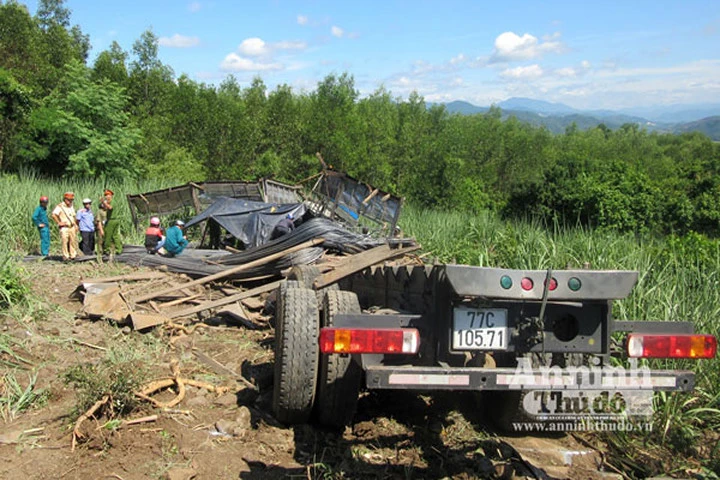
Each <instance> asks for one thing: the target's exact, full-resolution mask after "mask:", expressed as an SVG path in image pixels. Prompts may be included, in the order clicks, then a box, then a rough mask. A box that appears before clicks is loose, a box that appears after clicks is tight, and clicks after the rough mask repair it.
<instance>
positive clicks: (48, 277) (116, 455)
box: [0, 261, 612, 480]
mask: <svg viewBox="0 0 720 480" xmlns="http://www.w3.org/2000/svg"><path fill="white" fill-rule="evenodd" d="M25 268H26V269H27V271H28V274H29V277H30V278H31V279H32V281H33V288H34V290H35V293H36V294H37V296H38V297H39V298H40V299H41V303H40V304H39V305H37V306H35V307H33V309H32V312H33V313H32V315H29V316H27V317H25V318H22V319H17V318H10V317H2V316H0V332H2V333H4V334H6V335H10V336H12V337H13V338H15V339H17V340H19V341H20V342H21V343H20V344H19V346H18V347H17V350H16V353H17V354H19V355H21V356H22V357H23V358H25V359H26V360H28V361H29V362H30V363H31V366H28V367H27V370H24V371H23V370H17V371H14V373H15V374H16V376H17V378H18V380H20V381H21V382H23V381H24V382H25V383H27V378H28V374H29V373H31V372H37V375H38V376H37V384H36V389H42V390H44V391H45V392H47V400H46V401H45V402H44V403H43V404H41V405H39V406H36V407H35V408H31V409H29V410H27V411H23V412H20V413H19V414H18V415H16V416H15V418H6V419H0V478H3V479H5V478H7V479H16V478H17V479H21V478H28V479H104V478H107V479H112V478H114V479H121V480H131V479H146V478H170V479H174V480H177V479H190V478H198V479H233V478H240V479H261V478H313V479H315V478H381V479H396V478H397V479H416V478H418V479H419V478H428V479H429V478H455V479H467V478H508V479H509V478H611V477H612V475H610V474H605V473H603V472H601V471H600V470H601V469H600V468H599V467H598V464H599V463H600V455H599V454H598V453H597V452H594V451H592V450H591V449H588V448H587V447H586V446H585V445H584V444H583V442H582V440H581V439H577V438H574V437H572V436H556V437H518V438H507V437H502V436H499V435H498V434H496V433H495V432H493V431H492V430H491V429H489V428H488V427H486V426H484V424H483V418H482V415H481V414H480V407H479V404H478V402H477V398H476V397H475V396H473V395H470V394H468V395H465V394H458V393H457V392H452V393H446V394H433V395H432V396H430V395H421V394H416V393H409V392H372V393H364V394H363V395H362V397H361V399H360V402H359V408H358V413H357V415H356V416H355V419H354V422H353V424H352V425H351V426H350V427H347V428H346V429H345V430H344V431H342V432H334V431H327V430H322V429H320V428H318V427H316V426H313V425H301V426H295V427H286V426H283V425H281V424H279V423H278V422H277V421H275V419H274V418H273V416H272V413H271V408H270V402H271V398H272V370H273V368H272V362H273V329H272V328H271V327H270V326H269V325H268V326H267V327H265V328H261V329H256V330H251V329H248V328H245V327H243V326H238V325H232V324H230V325H219V326H216V327H215V328H209V329H207V328H204V329H198V330H196V331H195V332H194V333H192V334H190V335H187V336H183V337H181V338H177V339H175V340H173V341H172V342H171V341H170V340H171V339H170V337H169V336H168V333H167V332H166V331H163V330H162V329H156V330H154V331H151V332H149V333H139V332H135V331H129V329H127V328H126V329H123V328H121V327H119V326H117V325H112V324H110V323H109V322H106V321H104V320H100V321H89V320H86V319H78V318H76V313H77V312H78V311H79V310H80V309H81V307H82V304H81V301H80V300H79V299H78V298H75V297H72V293H73V291H74V290H75V289H76V287H77V286H78V284H79V283H80V280H81V279H83V278H85V279H87V278H97V277H100V276H108V275H117V274H124V273H130V272H134V271H136V270H134V269H131V268H129V267H124V266H121V265H115V264H109V265H98V264H96V263H95V262H83V263H77V264H69V265H65V264H60V263H57V262H48V261H45V262H31V263H27V264H26V265H25ZM123 349H130V350H132V351H135V352H139V354H140V355H141V356H142V358H145V359H146V360H144V361H143V365H138V368H141V367H142V368H146V369H147V370H148V371H149V372H150V374H149V378H148V380H154V379H158V378H166V377H168V376H169V375H170V371H171V370H170V365H171V363H172V362H177V364H178V365H179V368H180V371H181V372H182V375H183V377H185V378H193V379H196V380H201V381H204V382H207V383H209V384H213V385H218V386H220V385H222V386H226V387H228V388H229V391H228V393H225V394H222V395H218V394H216V393H213V392H208V391H206V390H204V389H200V388H195V387H187V394H186V396H185V398H184V399H183V401H182V402H181V403H180V404H178V405H177V406H175V407H174V408H173V409H168V410H162V409H158V408H155V407H153V406H152V405H151V404H150V403H147V402H140V404H139V405H140V407H139V408H138V409H136V410H135V411H133V412H132V413H131V414H129V415H127V416H126V417H125V418H126V419H137V418H141V417H145V416H149V415H157V416H158V418H157V420H156V421H154V422H143V423H138V424H136V425H131V426H121V427H119V428H112V427H110V426H109V425H103V424H102V422H103V421H104V420H100V421H95V420H92V419H91V420H88V421H87V422H85V425H84V429H83V431H84V432H85V434H86V437H85V438H83V439H81V441H80V442H79V443H78V445H77V447H76V448H75V450H74V451H71V439H72V429H73V425H74V421H75V418H77V414H74V413H73V411H74V408H75V406H76V404H77V393H78V392H76V391H75V390H74V389H73V387H72V386H71V385H69V384H67V383H66V382H65V380H64V375H65V373H66V372H67V371H68V369H70V368H71V367H73V366H75V365H80V364H85V363H92V362H98V361H100V360H101V359H103V358H105V357H106V356H107V355H110V354H111V353H112V352H113V351H116V350H117V351H120V350H123ZM196 352H201V353H204V354H205V355H207V356H209V357H211V358H212V359H214V360H215V361H217V362H219V363H220V364H222V365H223V366H224V367H225V370H223V369H217V368H210V367H208V366H207V362H205V363H203V362H201V361H199V359H198V356H197V353H196ZM0 355H1V354H0ZM7 371H8V370H7V368H6V367H5V366H3V365H2V364H0V372H1V373H5V372H7ZM231 372H237V373H240V374H242V376H243V377H245V378H246V379H248V380H250V381H251V382H252V383H253V384H254V385H255V386H256V387H257V390H255V389H253V388H250V387H248V386H246V384H245V383H243V382H238V381H237V380H236V379H235V378H233V375H232V373H231ZM0 378H1V377H0ZM173 396H174V393H173V392H171V391H166V392H163V393H162V394H160V395H157V398H159V399H163V400H168V399H171V398H173ZM116 426H117V425H115V427H116ZM548 452H550V453H548ZM570 458H572V465H568V463H570V460H569V459H570Z"/></svg>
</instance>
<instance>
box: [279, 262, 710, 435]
mask: <svg viewBox="0 0 720 480" xmlns="http://www.w3.org/2000/svg"><path fill="white" fill-rule="evenodd" d="M318 274H319V272H318V270H317V268H315V267H312V266H302V267H295V268H294V269H293V270H292V271H291V273H290V275H289V277H288V278H289V280H287V281H285V282H284V283H282V284H281V285H280V287H279V288H278V291H277V292H276V294H277V306H276V316H275V328H276V338H275V366H274V368H275V375H274V392H273V400H272V406H273V410H274V414H275V416H276V417H277V418H278V419H279V420H280V421H282V422H285V423H289V424H292V423H303V422H307V421H310V420H311V419H314V420H316V421H317V422H319V423H320V424H321V425H324V426H328V427H342V426H343V425H346V424H348V423H349V422H350V421H351V420H352V418H353V415H354V413H355V410H356V406H357V402H358V395H359V393H360V391H361V390H362V389H370V390H373V389H406V390H417V391H424V392H427V391H434V390H452V391H460V390H464V391H475V392H482V395H480V397H481V398H483V397H484V399H485V400H484V404H485V407H486V408H487V409H488V414H489V419H490V420H492V421H494V422H495V424H496V425H498V426H499V427H501V428H503V429H513V428H514V429H515V430H517V424H515V425H516V426H515V427H513V424H514V422H516V421H518V420H527V419H533V420H543V421H545V422H548V423H549V422H552V421H553V420H555V421H556V422H555V423H557V420H558V419H563V418H564V419H567V418H577V417H576V416H572V415H571V416H570V417H568V416H567V415H565V416H564V417H558V416H553V413H554V412H553V409H552V408H549V406H550V407H551V406H552V405H555V413H556V411H557V407H558V406H560V407H561V413H565V414H567V413H575V414H582V413H583V412H584V413H587V412H588V410H590V411H592V410H593V408H594V407H595V409H596V410H603V408H604V409H605V410H604V411H605V413H608V412H610V413H618V412H620V413H622V412H621V411H622V410H623V409H626V410H627V411H628V412H629V413H632V412H631V410H632V409H631V408H630V407H631V404H632V403H633V395H635V396H637V395H636V394H640V396H641V397H642V398H644V399H645V402H646V406H647V398H648V395H649V396H650V402H651V400H652V393H653V392H655V391H660V390H662V391H688V390H691V389H692V388H693V386H694V374H693V372H692V371H689V370H663V369H649V368H648V367H647V366H644V367H643V368H635V369H627V368H625V367H622V366H620V367H619V366H618V365H623V363H621V362H623V361H627V359H631V360H632V359H635V363H634V364H635V365H636V366H637V360H638V359H651V358H671V359H676V358H691V359H704V358H713V357H714V356H715V354H716V350H717V340H716V338H715V337H714V336H711V335H703V334H697V333H695V332H694V329H693V325H692V324H691V323H689V322H675V321H672V322H670V321H619V320H616V319H614V318H612V315H611V312H612V302H613V301H614V300H617V299H623V298H625V297H627V296H628V295H629V294H630V293H631V291H632V289H633V287H634V285H635V283H636V282H637V278H638V273H637V272H634V271H598V270H558V271H555V270H510V269H501V268H486V267H474V266H465V265H432V266H401V267H389V266H376V267H371V268H366V269H364V270H362V271H361V272H359V273H356V274H353V275H350V276H348V277H346V278H344V279H342V280H341V281H340V282H339V283H336V284H334V285H331V286H329V287H325V288H322V289H317V288H316V287H317V286H318V284H317V283H316V278H317V277H318ZM644 363H647V362H644ZM625 364H627V363H625ZM538 392H540V395H538ZM530 394H533V395H532V397H530V396H529V395H530ZM563 395H564V396H566V397H569V398H571V401H567V400H565V401H563V399H562V396H563ZM538 398H540V401H539V402H538V401H537V399H538ZM598 398H599V399H601V401H600V402H599V403H598ZM602 399H605V400H604V401H605V403H604V405H605V406H604V407H603V408H599V407H598V405H600V406H601V407H602V406H603V401H602ZM608 399H610V401H608ZM528 400H529V401H528ZM576 400H577V401H576ZM533 404H535V405H539V407H538V409H537V410H538V411H532V408H528V406H529V405H530V406H532V405H533ZM609 404H610V406H609V410H608V405H609ZM588 405H589V407H588ZM563 406H564V407H565V409H564V410H562V407H563ZM529 410H530V411H529ZM591 413H592V412H591ZM595 413H598V412H597V411H596V412H595ZM600 413H602V412H600Z"/></svg>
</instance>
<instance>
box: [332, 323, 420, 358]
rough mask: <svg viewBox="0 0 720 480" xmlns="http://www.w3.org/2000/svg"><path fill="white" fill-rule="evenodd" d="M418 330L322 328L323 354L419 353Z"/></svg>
mask: <svg viewBox="0 0 720 480" xmlns="http://www.w3.org/2000/svg"><path fill="white" fill-rule="evenodd" d="M419 347H420V333H419V332H418V331H417V329H416V328H331V327H326V328H321V329H320V351H321V352H322V353H400V354H410V353H417V352H418V349H419Z"/></svg>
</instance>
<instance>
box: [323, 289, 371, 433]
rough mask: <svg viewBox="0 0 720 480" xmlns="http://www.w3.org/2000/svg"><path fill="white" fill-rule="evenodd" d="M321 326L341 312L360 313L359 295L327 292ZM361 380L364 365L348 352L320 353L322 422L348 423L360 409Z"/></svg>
mask: <svg viewBox="0 0 720 480" xmlns="http://www.w3.org/2000/svg"><path fill="white" fill-rule="evenodd" d="M323 304H324V305H323V310H322V326H323V327H331V326H332V325H333V317H334V316H335V315H337V314H338V313H360V312H361V310H360V303H359V302H358V297H357V295H355V293H353V292H345V291H340V290H328V291H326V292H325V295H324V300H323ZM361 381H362V368H361V367H360V365H358V363H357V362H355V361H353V359H352V357H351V356H349V355H340V354H325V355H324V354H320V378H319V379H318V392H317V401H316V405H315V408H316V412H317V419H318V423H319V424H320V425H323V426H325V427H331V428H342V427H344V426H345V425H348V424H349V423H350V422H351V421H352V419H353V416H355V410H357V403H358V395H359V394H360V385H361Z"/></svg>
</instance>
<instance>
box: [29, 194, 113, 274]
mask: <svg viewBox="0 0 720 480" xmlns="http://www.w3.org/2000/svg"><path fill="white" fill-rule="evenodd" d="M113 197H114V193H113V191H112V190H110V189H106V190H105V192H104V193H103V196H102V198H101V199H100V206H99V210H98V212H97V216H96V215H95V213H94V212H93V209H92V200H91V199H90V198H85V199H83V201H82V203H83V208H81V209H79V210H77V211H76V210H75V206H74V202H75V194H74V193H73V192H65V194H64V195H63V200H62V202H60V203H58V204H57V205H56V206H55V208H54V209H53V210H52V212H51V213H50V216H49V217H48V213H47V207H48V202H49V199H48V197H46V196H42V197H40V204H39V205H38V206H37V208H35V211H34V212H33V215H32V221H33V223H34V224H35V226H36V227H37V228H38V231H39V233H40V254H41V255H42V256H44V257H46V256H48V255H49V254H50V219H52V220H53V222H54V223H55V224H56V225H57V227H58V230H59V233H60V244H61V248H62V256H63V260H64V261H70V260H74V259H75V258H76V257H77V256H78V255H79V254H80V253H82V254H83V255H93V254H94V253H95V251H96V248H97V252H98V253H101V254H104V255H112V254H114V253H118V254H120V253H122V240H121V239H120V230H119V228H118V227H119V221H118V219H117V218H114V215H113V204H112V201H113ZM78 232H79V233H80V237H81V242H80V244H79V245H78Z"/></svg>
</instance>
